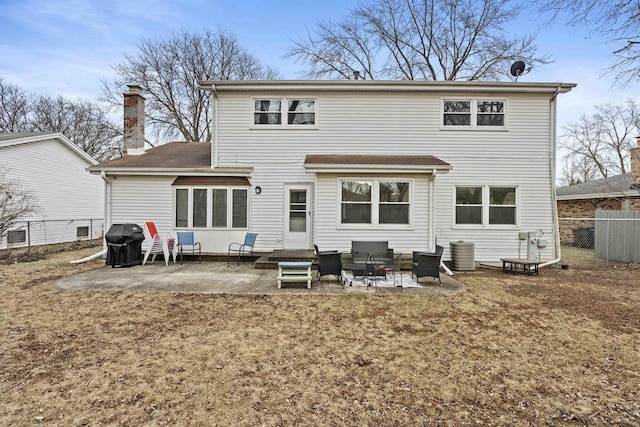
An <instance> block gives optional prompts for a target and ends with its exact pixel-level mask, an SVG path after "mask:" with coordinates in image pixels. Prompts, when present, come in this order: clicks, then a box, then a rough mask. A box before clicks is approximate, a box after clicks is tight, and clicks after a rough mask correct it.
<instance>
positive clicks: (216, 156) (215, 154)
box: [211, 84, 219, 169]
mask: <svg viewBox="0 0 640 427" xmlns="http://www.w3.org/2000/svg"><path fill="white" fill-rule="evenodd" d="M211 93H212V94H213V103H212V104H211V108H213V112H212V116H213V151H212V153H211V155H212V156H213V158H212V159H211V168H212V169H215V168H217V167H218V159H219V153H218V145H219V144H218V92H217V91H216V85H215V84H211Z"/></svg>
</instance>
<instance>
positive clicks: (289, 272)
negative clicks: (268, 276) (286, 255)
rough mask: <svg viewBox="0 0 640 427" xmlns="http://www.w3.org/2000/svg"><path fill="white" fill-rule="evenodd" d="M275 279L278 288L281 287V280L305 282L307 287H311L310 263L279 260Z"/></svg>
mask: <svg viewBox="0 0 640 427" xmlns="http://www.w3.org/2000/svg"><path fill="white" fill-rule="evenodd" d="M277 280H278V289H280V288H281V287H282V282H307V289H311V280H312V277H311V263H310V262H279V263H278V277H277Z"/></svg>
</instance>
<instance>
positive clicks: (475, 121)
mask: <svg viewBox="0 0 640 427" xmlns="http://www.w3.org/2000/svg"><path fill="white" fill-rule="evenodd" d="M506 104H507V102H506V101H505V100H504V99H443V100H442V126H443V127H445V128H457V129H461V128H475V129H477V128H485V129H496V128H505V127H506V117H505V116H506Z"/></svg>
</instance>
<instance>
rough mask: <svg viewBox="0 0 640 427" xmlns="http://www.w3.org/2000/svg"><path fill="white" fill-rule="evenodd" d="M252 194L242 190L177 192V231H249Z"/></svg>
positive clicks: (224, 189)
mask: <svg viewBox="0 0 640 427" xmlns="http://www.w3.org/2000/svg"><path fill="white" fill-rule="evenodd" d="M248 200H249V190H248V188H238V187H189V188H176V189H175V226H176V228H213V229H246V228H247V227H248V218H249V203H248Z"/></svg>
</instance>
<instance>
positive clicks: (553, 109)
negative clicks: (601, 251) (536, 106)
mask: <svg viewBox="0 0 640 427" xmlns="http://www.w3.org/2000/svg"><path fill="white" fill-rule="evenodd" d="M560 89H561V88H560V87H558V88H557V89H556V92H555V93H554V94H553V96H552V97H551V101H550V103H551V129H550V131H551V146H550V147H549V151H550V154H551V156H550V159H549V171H550V174H551V202H552V211H553V228H554V230H555V233H554V234H555V235H554V238H555V247H556V258H555V259H554V260H551V261H547V262H544V263H542V264H540V267H546V266H548V265H553V264H557V263H559V262H560V259H561V257H562V251H561V249H560V221H559V220H558V201H557V200H556V197H557V196H556V121H557V119H556V115H557V105H556V97H557V96H558V94H559V93H560Z"/></svg>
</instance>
